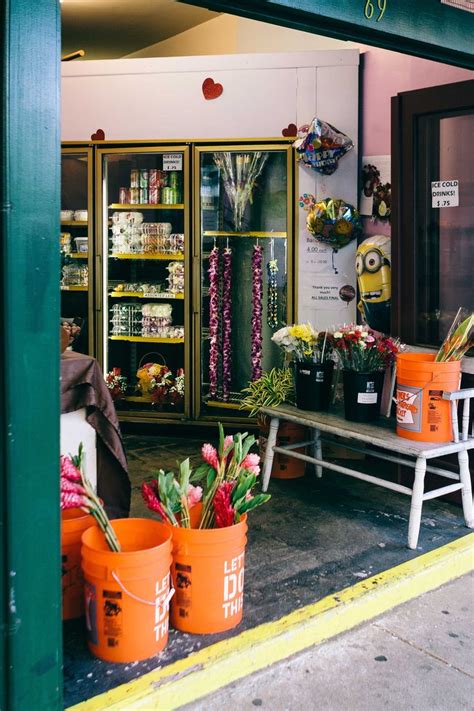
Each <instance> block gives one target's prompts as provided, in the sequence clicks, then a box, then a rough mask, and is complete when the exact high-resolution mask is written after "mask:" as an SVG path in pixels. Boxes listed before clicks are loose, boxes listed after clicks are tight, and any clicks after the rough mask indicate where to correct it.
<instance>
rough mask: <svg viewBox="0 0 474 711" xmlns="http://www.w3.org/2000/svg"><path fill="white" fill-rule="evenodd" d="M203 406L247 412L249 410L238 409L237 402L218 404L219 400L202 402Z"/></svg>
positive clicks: (244, 408)
mask: <svg viewBox="0 0 474 711" xmlns="http://www.w3.org/2000/svg"><path fill="white" fill-rule="evenodd" d="M203 405H207V406H208V407H223V408H224V409H227V410H242V411H244V410H247V409H250V408H246V407H242V408H241V407H240V405H239V403H237V402H219V400H204V401H203Z"/></svg>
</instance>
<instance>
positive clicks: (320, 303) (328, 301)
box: [300, 277, 343, 310]
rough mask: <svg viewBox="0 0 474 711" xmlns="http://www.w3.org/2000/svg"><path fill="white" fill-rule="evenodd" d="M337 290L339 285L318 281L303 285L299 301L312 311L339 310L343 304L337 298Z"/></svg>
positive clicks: (333, 282)
mask: <svg viewBox="0 0 474 711" xmlns="http://www.w3.org/2000/svg"><path fill="white" fill-rule="evenodd" d="M316 278H317V277H315V279H316ZM339 290H340V284H339V283H337V282H335V281H333V280H331V281H329V280H327V281H326V280H324V281H323V280H322V279H318V281H317V282H316V283H313V284H308V283H306V284H304V285H303V287H302V288H301V289H300V301H301V302H302V303H304V304H305V305H306V306H308V307H311V308H314V309H323V310H332V309H334V308H335V309H340V308H341V305H343V304H342V302H341V299H340V297H339Z"/></svg>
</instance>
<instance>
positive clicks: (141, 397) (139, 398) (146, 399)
mask: <svg viewBox="0 0 474 711" xmlns="http://www.w3.org/2000/svg"><path fill="white" fill-rule="evenodd" d="M122 399H123V400H126V401H127V402H139V403H151V402H153V401H152V399H151V397H145V396H144V395H126V396H125V397H124V398H122Z"/></svg>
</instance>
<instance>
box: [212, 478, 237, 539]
mask: <svg viewBox="0 0 474 711" xmlns="http://www.w3.org/2000/svg"><path fill="white" fill-rule="evenodd" d="M234 486H235V482H233V481H224V482H222V484H219V486H218V487H217V491H216V493H215V496H214V501H213V502H212V505H213V507H214V517H215V520H216V528H227V526H232V525H233V524H234V522H235V509H234V508H233V507H232V498H231V497H232V491H233V489H234Z"/></svg>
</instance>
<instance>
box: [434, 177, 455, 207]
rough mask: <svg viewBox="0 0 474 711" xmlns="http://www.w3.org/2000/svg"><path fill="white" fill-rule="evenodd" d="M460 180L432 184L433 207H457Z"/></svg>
mask: <svg viewBox="0 0 474 711" xmlns="http://www.w3.org/2000/svg"><path fill="white" fill-rule="evenodd" d="M458 205H459V180H435V181H433V182H432V183H431V207H434V208H438V207H457V206H458Z"/></svg>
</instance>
